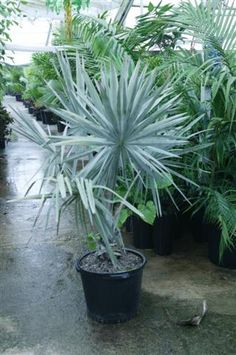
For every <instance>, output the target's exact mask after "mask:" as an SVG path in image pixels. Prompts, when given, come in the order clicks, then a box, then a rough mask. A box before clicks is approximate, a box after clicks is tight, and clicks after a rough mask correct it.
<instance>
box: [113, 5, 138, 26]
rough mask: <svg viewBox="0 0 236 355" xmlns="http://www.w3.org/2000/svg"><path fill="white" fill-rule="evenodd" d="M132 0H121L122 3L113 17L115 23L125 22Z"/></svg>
mask: <svg viewBox="0 0 236 355" xmlns="http://www.w3.org/2000/svg"><path fill="white" fill-rule="evenodd" d="M133 2H134V0H122V3H121V5H120V8H119V10H118V12H117V14H116V17H115V19H114V22H115V23H117V24H118V25H123V24H124V22H125V19H126V17H127V15H128V13H129V10H130V9H131V7H132V5H133Z"/></svg>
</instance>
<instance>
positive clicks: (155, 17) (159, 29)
mask: <svg viewBox="0 0 236 355" xmlns="http://www.w3.org/2000/svg"><path fill="white" fill-rule="evenodd" d="M172 9H173V5H170V4H167V5H162V3H161V1H160V3H159V4H158V5H157V6H156V7H155V6H153V5H149V7H148V12H147V13H146V14H144V15H141V16H139V17H138V18H137V20H138V23H137V26H135V28H134V29H133V30H131V31H129V32H128V35H127V38H126V40H125V45H126V47H127V48H129V50H131V51H133V50H136V51H139V53H140V54H141V53H143V52H146V51H147V50H150V49H152V48H153V47H154V48H155V49H156V50H157V49H158V50H162V51H163V50H167V49H168V48H169V49H170V48H171V49H173V48H175V46H176V42H177V40H178V39H179V38H180V36H181V28H180V27H179V26H178V25H176V24H175V23H174V21H173V17H174V14H173V12H172Z"/></svg>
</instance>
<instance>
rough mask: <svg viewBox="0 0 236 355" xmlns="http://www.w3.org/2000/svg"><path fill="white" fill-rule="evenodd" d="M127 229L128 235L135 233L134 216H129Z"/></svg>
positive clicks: (126, 222)
mask: <svg viewBox="0 0 236 355" xmlns="http://www.w3.org/2000/svg"><path fill="white" fill-rule="evenodd" d="M125 228H126V231H127V232H128V233H132V232H133V216H129V217H128V218H127V219H126V221H125Z"/></svg>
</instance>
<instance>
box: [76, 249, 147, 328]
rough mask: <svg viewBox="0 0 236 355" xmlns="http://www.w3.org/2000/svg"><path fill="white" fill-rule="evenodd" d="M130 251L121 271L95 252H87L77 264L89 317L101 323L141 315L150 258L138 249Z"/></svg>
mask: <svg viewBox="0 0 236 355" xmlns="http://www.w3.org/2000/svg"><path fill="white" fill-rule="evenodd" d="M126 251H127V253H126V256H123V257H122V258H123V260H121V259H120V263H121V264H122V267H123V268H124V271H121V272H115V270H114V268H113V266H112V264H111V262H109V261H108V260H107V259H106V261H105V260H102V259H101V260H100V261H99V260H97V259H98V257H97V256H95V255H94V253H88V254H86V255H85V256H83V257H82V258H81V259H79V260H78V262H77V264H76V269H77V271H79V272H80V275H81V279H82V283H83V288H84V293H85V299H86V303H87V311H88V316H89V317H90V318H92V319H94V320H96V321H98V322H101V323H120V322H125V321H128V320H129V319H131V318H133V317H134V316H135V315H136V314H137V311H138V304H139V298H140V291H141V281H142V272H143V268H144V265H145V263H146V259H145V257H144V256H143V255H142V254H140V253H138V252H137V251H134V250H131V249H127V250H126ZM93 270H94V271H93ZM103 270H105V271H103ZM108 270H109V271H108Z"/></svg>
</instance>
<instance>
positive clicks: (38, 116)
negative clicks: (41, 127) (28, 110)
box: [35, 109, 43, 121]
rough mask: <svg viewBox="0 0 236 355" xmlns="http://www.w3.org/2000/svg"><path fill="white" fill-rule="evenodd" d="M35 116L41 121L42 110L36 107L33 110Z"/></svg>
mask: <svg viewBox="0 0 236 355" xmlns="http://www.w3.org/2000/svg"><path fill="white" fill-rule="evenodd" d="M35 117H36V120H37V121H42V120H43V117H42V110H41V109H37V110H36V111H35Z"/></svg>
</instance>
